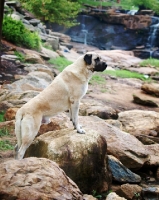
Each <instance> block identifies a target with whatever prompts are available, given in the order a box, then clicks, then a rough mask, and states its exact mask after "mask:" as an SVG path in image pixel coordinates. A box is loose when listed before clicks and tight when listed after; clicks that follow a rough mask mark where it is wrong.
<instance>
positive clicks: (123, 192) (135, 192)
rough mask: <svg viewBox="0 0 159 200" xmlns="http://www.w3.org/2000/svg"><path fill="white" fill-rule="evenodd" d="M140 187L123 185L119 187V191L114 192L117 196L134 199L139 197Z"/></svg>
mask: <svg viewBox="0 0 159 200" xmlns="http://www.w3.org/2000/svg"><path fill="white" fill-rule="evenodd" d="M141 191H142V187H140V186H139V185H136V184H129V183H126V184H123V185H121V186H120V189H118V190H117V191H115V192H116V193H117V194H118V195H120V196H122V197H124V198H126V199H136V198H138V197H141Z"/></svg>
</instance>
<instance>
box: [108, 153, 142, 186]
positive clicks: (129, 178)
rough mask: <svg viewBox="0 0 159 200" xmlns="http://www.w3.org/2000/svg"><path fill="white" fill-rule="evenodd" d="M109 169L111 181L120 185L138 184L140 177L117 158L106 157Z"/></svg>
mask: <svg viewBox="0 0 159 200" xmlns="http://www.w3.org/2000/svg"><path fill="white" fill-rule="evenodd" d="M108 163H109V169H110V171H111V172H112V176H113V179H114V180H115V181H118V182H120V183H139V182H140V181H141V177H140V176H139V175H137V174H135V173H133V172H132V171H130V170H129V169H128V168H126V167H125V166H124V165H123V164H122V163H121V162H120V161H119V160H118V159H117V158H115V157H114V156H112V155H109V156H108Z"/></svg>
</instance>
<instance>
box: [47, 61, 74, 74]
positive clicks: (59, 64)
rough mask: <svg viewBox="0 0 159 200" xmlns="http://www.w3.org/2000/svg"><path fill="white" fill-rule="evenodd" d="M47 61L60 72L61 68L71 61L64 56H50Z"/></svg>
mask: <svg viewBox="0 0 159 200" xmlns="http://www.w3.org/2000/svg"><path fill="white" fill-rule="evenodd" d="M49 63H50V64H53V65H54V66H55V68H56V69H58V70H59V71H60V72H61V71H62V70H63V69H65V67H67V66H68V65H70V64H72V63H73V62H72V61H70V60H67V59H66V58H64V57H57V58H51V59H50V60H49Z"/></svg>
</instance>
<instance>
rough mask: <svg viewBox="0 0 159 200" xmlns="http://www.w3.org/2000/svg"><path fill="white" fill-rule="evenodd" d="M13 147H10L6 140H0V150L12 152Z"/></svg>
mask: <svg viewBox="0 0 159 200" xmlns="http://www.w3.org/2000/svg"><path fill="white" fill-rule="evenodd" d="M13 149H14V145H12V144H11V143H10V142H9V141H8V140H1V141H0V150H1V151H6V150H13Z"/></svg>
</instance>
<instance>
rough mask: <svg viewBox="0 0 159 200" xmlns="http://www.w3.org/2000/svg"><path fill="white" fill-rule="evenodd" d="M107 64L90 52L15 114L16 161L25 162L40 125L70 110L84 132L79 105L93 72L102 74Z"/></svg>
mask: <svg viewBox="0 0 159 200" xmlns="http://www.w3.org/2000/svg"><path fill="white" fill-rule="evenodd" d="M106 67H107V64H106V62H105V61H103V60H102V59H101V58H100V56H99V55H98V54H97V53H95V52H87V53H86V54H85V55H82V56H80V57H79V58H78V59H77V60H76V61H75V62H74V63H72V64H71V65H69V66H67V67H66V68H65V69H64V70H63V71H62V72H61V73H59V75H58V76H56V77H55V79H54V80H53V82H52V83H51V84H50V85H49V86H48V87H46V88H45V89H44V90H43V91H42V92H40V93H39V94H38V95H37V96H35V97H34V98H33V99H31V100H29V101H28V102H27V103H26V104H24V105H23V106H22V107H21V108H20V109H19V110H18V111H17V113H16V121H15V134H16V137H17V145H16V146H15V158H16V159H19V160H21V159H23V157H24V155H25V151H26V149H27V148H28V147H29V146H30V144H31V143H32V142H33V140H34V138H35V136H36V135H37V133H38V131H39V128H40V125H41V122H42V121H45V122H48V120H49V118H50V117H51V116H53V115H56V114H57V113H59V112H63V111H67V110H69V114H70V120H71V121H72V123H73V126H74V128H75V129H76V130H77V132H78V133H81V134H84V133H85V131H84V130H83V129H82V127H81V126H80V125H79V123H78V112H79V103H80V100H81V98H82V97H83V96H84V95H85V94H86V92H87V89H88V82H89V80H90V79H91V77H92V75H93V72H96V71H97V72H102V71H104V70H105V69H106Z"/></svg>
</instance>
